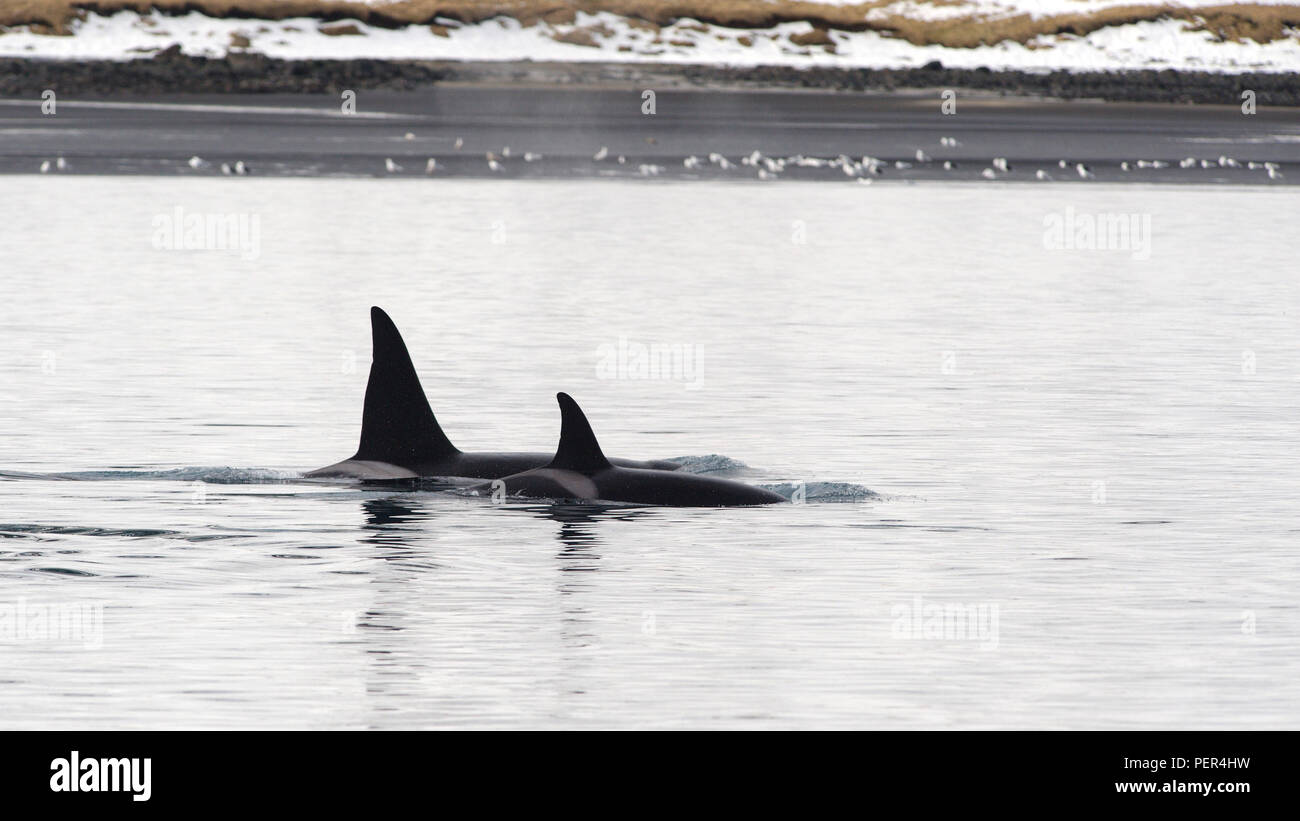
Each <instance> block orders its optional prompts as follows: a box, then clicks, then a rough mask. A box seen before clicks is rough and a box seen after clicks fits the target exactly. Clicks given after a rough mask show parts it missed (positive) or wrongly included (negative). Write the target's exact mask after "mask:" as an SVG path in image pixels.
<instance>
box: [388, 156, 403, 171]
mask: <svg viewBox="0 0 1300 821" xmlns="http://www.w3.org/2000/svg"><path fill="white" fill-rule="evenodd" d="M384 170H385V171H387V172H388V173H389V174H396V173H397V172H399V171H401V170H402V166H400V165H398V164H397V163H395V162H393V158H392V157H385V158H384Z"/></svg>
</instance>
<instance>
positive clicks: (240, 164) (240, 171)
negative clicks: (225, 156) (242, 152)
mask: <svg viewBox="0 0 1300 821" xmlns="http://www.w3.org/2000/svg"><path fill="white" fill-rule="evenodd" d="M246 174H248V166H246V165H244V161H243V160H235V176H237V177H243V176H245V175H246Z"/></svg>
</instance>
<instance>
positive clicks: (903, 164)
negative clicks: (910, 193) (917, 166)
mask: <svg viewBox="0 0 1300 821" xmlns="http://www.w3.org/2000/svg"><path fill="white" fill-rule="evenodd" d="M894 167H895V168H897V169H898V170H899V171H905V170H907V169H908V168H911V167H912V164H911V163H910V162H903V161H902V160H895V161H894Z"/></svg>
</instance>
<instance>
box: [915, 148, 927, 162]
mask: <svg viewBox="0 0 1300 821" xmlns="http://www.w3.org/2000/svg"><path fill="white" fill-rule="evenodd" d="M916 161H917V162H929V161H930V155H929V154H927V153H925V152H924V151H922V150H921V149H919V148H918V149H916Z"/></svg>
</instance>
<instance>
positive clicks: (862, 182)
mask: <svg viewBox="0 0 1300 821" xmlns="http://www.w3.org/2000/svg"><path fill="white" fill-rule="evenodd" d="M872 182H873V180H872V179H871V178H870V177H858V185H871V183H872Z"/></svg>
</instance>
